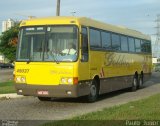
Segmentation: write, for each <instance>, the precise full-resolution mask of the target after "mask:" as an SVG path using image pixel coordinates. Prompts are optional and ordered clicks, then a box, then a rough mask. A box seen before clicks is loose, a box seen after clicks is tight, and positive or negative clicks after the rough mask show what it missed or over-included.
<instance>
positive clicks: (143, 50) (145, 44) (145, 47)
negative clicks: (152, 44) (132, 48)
mask: <svg viewBox="0 0 160 126" xmlns="http://www.w3.org/2000/svg"><path fill="white" fill-rule="evenodd" d="M141 46H142V47H141V51H142V52H147V43H146V41H145V40H142V41H141Z"/></svg>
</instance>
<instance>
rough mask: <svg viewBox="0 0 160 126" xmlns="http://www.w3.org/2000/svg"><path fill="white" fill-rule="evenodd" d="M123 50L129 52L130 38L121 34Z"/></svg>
mask: <svg viewBox="0 0 160 126" xmlns="http://www.w3.org/2000/svg"><path fill="white" fill-rule="evenodd" d="M121 50H122V51H125V52H128V39H127V37H126V36H121Z"/></svg>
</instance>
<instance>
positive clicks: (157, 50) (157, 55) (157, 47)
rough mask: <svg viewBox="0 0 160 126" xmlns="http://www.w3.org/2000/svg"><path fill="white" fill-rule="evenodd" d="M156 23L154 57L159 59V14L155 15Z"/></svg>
mask: <svg viewBox="0 0 160 126" xmlns="http://www.w3.org/2000/svg"><path fill="white" fill-rule="evenodd" d="M156 23H157V27H156V29H157V33H156V42H155V48H154V49H155V54H154V57H157V58H158V57H160V14H158V15H157V19H156Z"/></svg>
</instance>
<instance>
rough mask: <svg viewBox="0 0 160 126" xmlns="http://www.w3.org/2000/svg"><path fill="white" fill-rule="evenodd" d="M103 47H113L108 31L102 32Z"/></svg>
mask: <svg viewBox="0 0 160 126" xmlns="http://www.w3.org/2000/svg"><path fill="white" fill-rule="evenodd" d="M101 36H102V48H105V49H111V34H110V33H108V32H101Z"/></svg>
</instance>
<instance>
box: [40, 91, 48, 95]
mask: <svg viewBox="0 0 160 126" xmlns="http://www.w3.org/2000/svg"><path fill="white" fill-rule="evenodd" d="M37 94H38V95H48V94H49V93H48V91H37Z"/></svg>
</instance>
